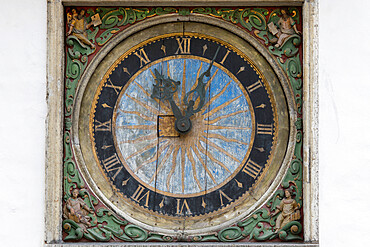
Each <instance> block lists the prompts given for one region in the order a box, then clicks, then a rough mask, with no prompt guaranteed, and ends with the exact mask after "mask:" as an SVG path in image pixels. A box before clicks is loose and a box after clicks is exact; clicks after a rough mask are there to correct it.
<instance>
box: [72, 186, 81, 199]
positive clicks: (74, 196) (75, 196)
mask: <svg viewBox="0 0 370 247" xmlns="http://www.w3.org/2000/svg"><path fill="white" fill-rule="evenodd" d="M78 193H79V190H78V189H77V188H76V189H73V190H72V197H73V198H75V199H76V198H77V197H78Z"/></svg>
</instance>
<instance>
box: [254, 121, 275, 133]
mask: <svg viewBox="0 0 370 247" xmlns="http://www.w3.org/2000/svg"><path fill="white" fill-rule="evenodd" d="M272 132H273V127H272V124H259V123H257V134H258V135H272Z"/></svg>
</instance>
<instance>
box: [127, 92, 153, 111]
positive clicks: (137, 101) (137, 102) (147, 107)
mask: <svg viewBox="0 0 370 247" xmlns="http://www.w3.org/2000/svg"><path fill="white" fill-rule="evenodd" d="M126 95H127V98H129V99H131V100H132V101H134V102H135V103H136V104H138V105H140V106H142V107H143V108H145V109H146V110H148V111H150V112H151V113H152V114H154V115H158V114H159V110H158V109H155V108H153V107H151V106H149V105H148V104H146V103H145V102H142V101H140V100H138V99H136V98H134V97H132V96H131V95H128V94H126Z"/></svg>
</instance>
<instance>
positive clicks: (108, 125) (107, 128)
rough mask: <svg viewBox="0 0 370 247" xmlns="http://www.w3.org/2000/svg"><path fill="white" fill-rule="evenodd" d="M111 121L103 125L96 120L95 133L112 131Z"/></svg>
mask: <svg viewBox="0 0 370 247" xmlns="http://www.w3.org/2000/svg"><path fill="white" fill-rule="evenodd" d="M111 126H112V123H111V119H109V120H108V121H106V122H104V123H102V122H100V121H98V120H96V119H95V131H111V130H112V127H111Z"/></svg>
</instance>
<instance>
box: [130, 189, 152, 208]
mask: <svg viewBox="0 0 370 247" xmlns="http://www.w3.org/2000/svg"><path fill="white" fill-rule="evenodd" d="M144 190H145V188H144V187H143V186H141V185H139V187H137V189H136V191H135V193H134V194H133V195H132V196H131V198H132V199H133V200H134V201H136V202H137V203H140V201H141V200H142V199H144V198H145V204H144V206H145V207H149V195H150V191H149V190H148V191H147V192H146V193H144V194H143V192H144ZM141 194H143V195H141Z"/></svg>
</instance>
